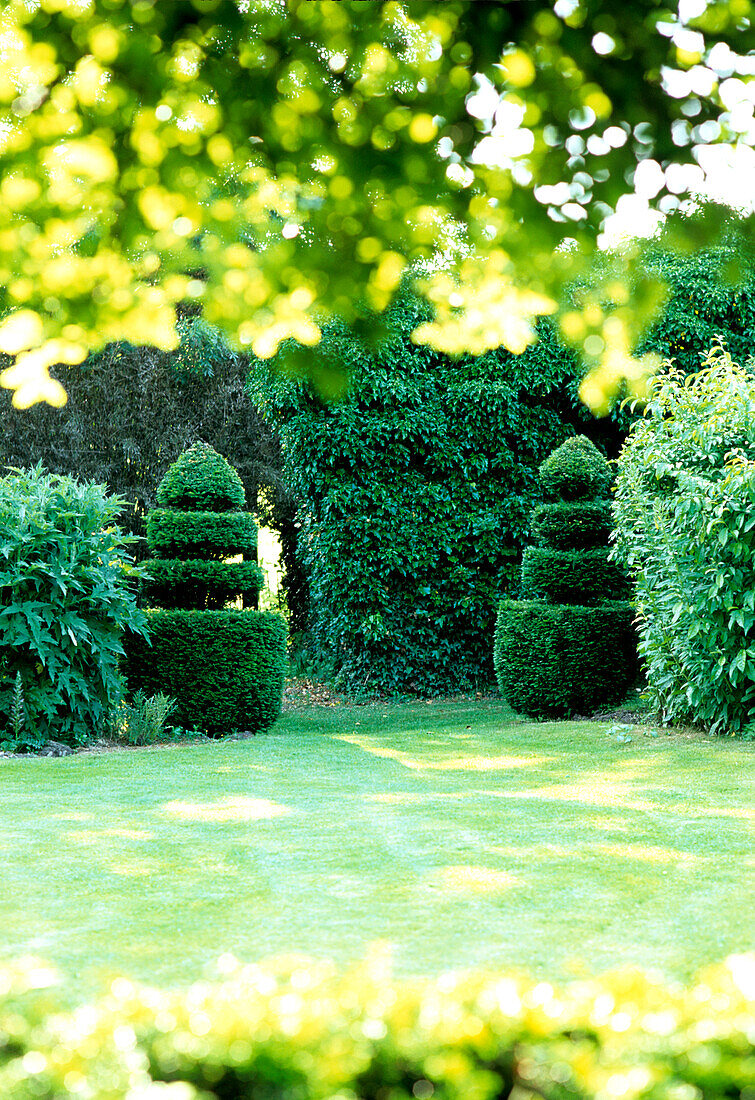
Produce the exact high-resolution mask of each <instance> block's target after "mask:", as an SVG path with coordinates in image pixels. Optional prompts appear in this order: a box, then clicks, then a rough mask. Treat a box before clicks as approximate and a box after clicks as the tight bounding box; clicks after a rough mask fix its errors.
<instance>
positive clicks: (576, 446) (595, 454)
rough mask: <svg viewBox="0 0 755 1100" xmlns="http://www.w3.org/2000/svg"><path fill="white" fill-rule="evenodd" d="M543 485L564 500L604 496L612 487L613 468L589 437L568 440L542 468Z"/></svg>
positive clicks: (591, 498) (546, 490)
mask: <svg viewBox="0 0 755 1100" xmlns="http://www.w3.org/2000/svg"><path fill="white" fill-rule="evenodd" d="M539 472H540V484H541V485H542V487H543V489H544V490H545V492H546V493H547V494H548V495H549V496H551V497H560V498H561V500H564V501H572V500H594V499H595V498H596V497H603V496H605V495H606V493H607V492H608V489H609V487H610V485H611V480H612V474H611V468H610V466H608V465H607V463H606V460H605V458H604V457H603V455H602V454H601V453H600V452H599V451H598V450H596V448H595V446H594V445H593V444H592V443H591V442H590V440H589V439H588V438H587V436H584V435H575V436H572V437H571V439H567V440H565V441H564V443H562V445H561V446H560V447H557V448H556V450H555V451H553V452H552V454H549V455H548V457H547V458H546V460H545V462H543V464H542V466H541V467H540V471H539Z"/></svg>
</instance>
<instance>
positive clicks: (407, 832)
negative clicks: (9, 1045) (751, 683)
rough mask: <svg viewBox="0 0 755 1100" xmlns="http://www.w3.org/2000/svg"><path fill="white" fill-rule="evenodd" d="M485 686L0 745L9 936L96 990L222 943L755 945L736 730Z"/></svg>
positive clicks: (318, 946)
mask: <svg viewBox="0 0 755 1100" xmlns="http://www.w3.org/2000/svg"><path fill="white" fill-rule="evenodd" d="M607 728H608V727H607V724H606V723H602V724H601V723H552V724H542V725H536V724H534V723H526V722H522V721H521V720H519V719H517V718H515V716H513V715H512V714H511V712H510V711H508V710H507V708H506V707H505V706H504V705H503V704H501V703H496V702H492V703H491V702H480V703H475V704H470V703H458V702H456V703H434V704H431V705H427V704H415V705H411V706H397V705H396V706H387V707H381V706H369V707H359V708H345V707H333V708H312V709H310V710H307V711H300V712H298V713H291V714H288V715H287V716H285V717H284V718H283V719H282V720H281V721H280V722H279V723H278V725H277V726H276V727H275V728H274V730H273V731H271V732H270V733H269V734H266V735H263V736H259V737H256V738H254V739H250V740H248V741H237V742H224V743H214V744H207V743H201V744H194V745H186V746H175V747H164V748H153V749H135V750H115V751H112V752H108V753H100V754H82V755H77V756H73V757H67V758H63V759H44V758H43V759H39V758H26V759H23V758H21V759H12V760H2V761H1V762H0V782H2V789H3V799H2V807H1V808H0V815H1V820H0V836H1V837H2V847H3V890H2V894H1V895H0V920H1V921H2V928H3V932H4V936H3V948H2V950H3V953H4V956H5V957H6V958H8V957H15V956H18V955H21V954H34V955H38V956H41V957H43V958H46V959H49V960H51V961H53V962H54V963H56V964H57V965H58V967H59V968H60V969H61V970H62V972H63V974H64V976H65V978H66V981H67V984H68V985H69V988H73V989H75V990H76V992H77V994H81V995H88V994H90V993H91V992H93V991H94V990H95V989H96V988H98V987H99V986H100V985H101V983H102V982H103V981H107V980H108V979H109V978H111V977H112V976H113V975H114V974H115V973H125V974H128V975H130V976H134V977H136V978H137V979H140V980H142V981H146V982H149V983H154V984H160V985H168V984H170V985H173V984H183V983H188V982H191V981H194V980H196V979H197V978H198V977H200V976H201V975H202V973H203V971H204V970H205V968H206V966H207V964H208V963H209V962H210V961H211V960H213V959H215V958H217V957H218V956H219V955H221V954H223V953H225V952H231V953H233V954H234V955H236V956H237V957H238V958H240V959H242V960H245V961H246V960H256V959H260V958H263V957H267V956H270V955H275V954H281V953H290V952H295V953H303V954H306V955H310V956H318V957H322V956H328V957H333V958H335V959H336V960H338V961H339V962H340V963H343V964H347V963H349V962H352V961H355V960H357V959H360V958H361V957H363V956H364V954H365V952H366V951H367V949H368V948H369V946H370V944H373V943H375V941H383V942H387V943H388V944H390V945H391V948H392V952H393V958H394V966H395V970H396V972H397V973H398V974H399V975H408V974H428V975H431V974H436V973H439V972H442V971H444V970H449V969H455V968H468V967H477V966H489V967H497V968H506V967H516V968H524V969H526V970H528V971H530V972H531V973H532V974H533V975H535V976H543V977H547V978H552V979H556V980H562V979H564V978H568V977H569V976H573V975H575V974H579V973H581V972H584V971H590V972H594V971H601V970H605V969H607V968H611V967H614V966H616V965H620V964H623V963H637V964H641V965H643V966H646V967H650V968H654V969H656V970H659V971H661V972H662V973H663V974H664V975H665V976H666V977H669V978H670V977H679V978H685V977H687V976H688V975H689V974H690V973H692V972H693V971H694V970H695V969H696V968H698V967H699V966H701V965H703V964H705V963H707V962H710V961H713V960H715V959H719V958H722V957H723V956H725V955H727V954H728V953H731V952H738V951H742V950H745V949H747V948H752V946H753V942H752V934H751V933H752V928H753V922H752V913H753V903H755V893H754V892H753V879H754V877H755V876H753V858H752V852H753V846H752V820H753V797H752V795H753V775H754V774H755V768H754V767H753V761H754V760H755V752H754V751H753V746H751V745H748V744H742V743H736V742H732V741H721V740H703V739H694V738H693V739H689V738H687V739H685V738H684V737H682V736H680V735H672V736H667V735H665V734H661V735H660V736H659V737H657V738H653V737H650V736H648V735H643V733H642V732H641V731H637V732H635V733H634V735H633V740H632V741H631V742H629V743H625V744H624V743H620V742H618V741H617V740H616V737H615V736H614V735H610V734H608V733H607V732H606V731H607Z"/></svg>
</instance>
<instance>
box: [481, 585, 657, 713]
mask: <svg viewBox="0 0 755 1100" xmlns="http://www.w3.org/2000/svg"><path fill="white" fill-rule="evenodd" d="M633 619H634V611H633V609H632V607H631V605H630V604H629V603H627V602H625V601H623V600H618V601H611V600H603V601H601V603H600V604H597V605H595V604H593V605H589V606H584V607H583V606H579V605H576V604H568V605H567V604H555V605H554V604H547V603H544V602H543V601H541V600H534V601H527V600H502V601H501V605H500V607H499V609H498V620H497V623H496V631H495V649H494V655H493V659H494V662H495V670H496V675H497V678H498V686H499V687H500V690H501V694H502V695H504V696H505V697H506V698H507V699H508V701H509V702H510V703H511V705H512V707H514V708H515V709H516V710H518V711H521V712H522V713H523V714H532V715H535V716H536V717H538V718H563V717H564V716H565V715H573V714H592V713H594V711H595V710H596V709H597V708H598V707H600V706H602V705H603V704H605V703H607V702H610V701H611V700H619V699H621V698H622V697H623V696H624V695H625V694H626V692H627V690H628V688H629V687H630V686H631V684H632V681H633V679H634V677H635V675H636V668H637V661H636V650H637V635H636V631H635V629H634V626H633Z"/></svg>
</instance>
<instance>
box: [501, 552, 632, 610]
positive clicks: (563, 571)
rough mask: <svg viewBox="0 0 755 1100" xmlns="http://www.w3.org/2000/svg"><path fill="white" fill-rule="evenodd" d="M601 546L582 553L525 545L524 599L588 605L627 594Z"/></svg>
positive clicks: (621, 575)
mask: <svg viewBox="0 0 755 1100" xmlns="http://www.w3.org/2000/svg"><path fill="white" fill-rule="evenodd" d="M605 545H606V544H604V545H603V547H599V546H596V547H590V548H589V549H585V550H576V549H575V550H554V549H551V547H549V546H528V547H527V549H526V550H525V551H524V556H523V558H522V591H523V593H524V597H525V599H533V600H548V601H550V602H551V603H580V604H584V603H592V602H594V601H595V600H610V599H618V598H620V597H622V596H628V595H629V591H630V588H629V583H628V581H627V579H626V575H625V574H624V572H623V571H622V570H621V569H620V568H619V566H618V565H616V563H615V562H612V561H608V559H607V555H606V549H605Z"/></svg>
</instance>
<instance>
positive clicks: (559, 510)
mask: <svg viewBox="0 0 755 1100" xmlns="http://www.w3.org/2000/svg"><path fill="white" fill-rule="evenodd" d="M612 526H613V520H612V516H611V505H610V502H609V501H607V500H596V501H592V500H587V501H579V502H578V503H571V502H570V503H568V504H565V503H558V502H556V503H547V504H540V505H538V506H536V507H535V509H534V511H533V513H532V525H531V527H532V536H533V538H534V539H536V540H537V541H538V542H540V543H541V544H542V545H544V546H552V547H554V549H556V550H574V549H578V548H579V547H584V548H587V547H589V546H605V544H606V542H607V541H608V536H609V534H610V532H611V528H612Z"/></svg>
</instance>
